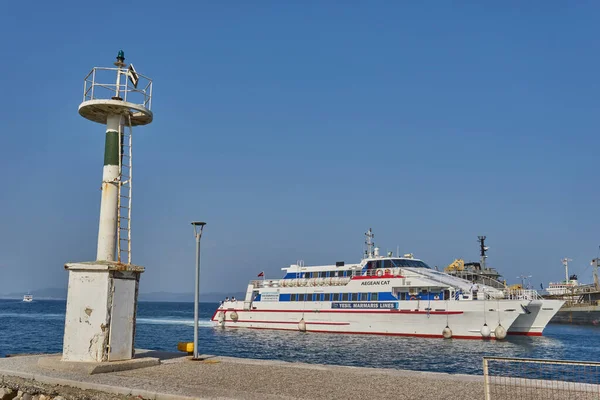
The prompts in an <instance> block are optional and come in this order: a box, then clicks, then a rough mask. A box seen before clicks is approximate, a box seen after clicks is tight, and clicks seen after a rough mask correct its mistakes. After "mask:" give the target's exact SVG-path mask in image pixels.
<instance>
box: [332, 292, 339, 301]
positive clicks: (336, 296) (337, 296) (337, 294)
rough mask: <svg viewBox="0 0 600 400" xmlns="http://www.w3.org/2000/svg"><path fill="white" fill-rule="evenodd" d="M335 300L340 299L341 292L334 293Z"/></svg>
mask: <svg viewBox="0 0 600 400" xmlns="http://www.w3.org/2000/svg"><path fill="white" fill-rule="evenodd" d="M333 301H340V294H339V293H334V294H333Z"/></svg>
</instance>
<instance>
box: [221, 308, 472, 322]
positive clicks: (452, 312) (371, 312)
mask: <svg viewBox="0 0 600 400" xmlns="http://www.w3.org/2000/svg"><path fill="white" fill-rule="evenodd" d="M219 311H223V312H225V313H228V312H233V311H237V312H275V313H277V312H278V313H305V314H312V313H321V314H322V313H345V314H353V313H356V314H361V313H362V314H364V313H366V314H385V313H388V314H389V313H392V314H432V315H457V314H462V313H463V311H423V310H419V311H413V310H395V309H388V310H339V311H338V309H335V310H332V309H328V310H243V309H233V310H220V309H217V311H215V313H214V314H213V316H212V318H211V319H212V320H214V319H215V316H216V315H217V313H218V312H219Z"/></svg>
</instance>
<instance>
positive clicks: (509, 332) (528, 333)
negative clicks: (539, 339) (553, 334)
mask: <svg viewBox="0 0 600 400" xmlns="http://www.w3.org/2000/svg"><path fill="white" fill-rule="evenodd" d="M507 333H508V334H509V335H514V336H543V335H542V332H511V331H508V332H507Z"/></svg>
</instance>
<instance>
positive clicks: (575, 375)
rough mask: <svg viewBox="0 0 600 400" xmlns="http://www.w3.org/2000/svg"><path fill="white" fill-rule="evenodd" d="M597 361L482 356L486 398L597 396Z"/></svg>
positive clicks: (599, 372)
mask: <svg viewBox="0 0 600 400" xmlns="http://www.w3.org/2000/svg"><path fill="white" fill-rule="evenodd" d="M599 384H600V363H598V362H590V361H563V360H541V359H529V358H507V357H484V358H483V385H484V393H485V400H500V399H598V387H599V386H598V385H599Z"/></svg>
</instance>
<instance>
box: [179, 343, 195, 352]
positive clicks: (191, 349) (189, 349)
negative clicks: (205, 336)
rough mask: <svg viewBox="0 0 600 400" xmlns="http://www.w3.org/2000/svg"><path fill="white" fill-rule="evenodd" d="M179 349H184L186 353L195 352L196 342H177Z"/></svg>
mask: <svg viewBox="0 0 600 400" xmlns="http://www.w3.org/2000/svg"><path fill="white" fill-rule="evenodd" d="M177 350H179V351H182V352H184V353H188V354H189V353H193V352H194V343H193V342H179V343H177Z"/></svg>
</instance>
